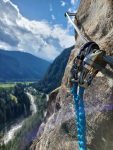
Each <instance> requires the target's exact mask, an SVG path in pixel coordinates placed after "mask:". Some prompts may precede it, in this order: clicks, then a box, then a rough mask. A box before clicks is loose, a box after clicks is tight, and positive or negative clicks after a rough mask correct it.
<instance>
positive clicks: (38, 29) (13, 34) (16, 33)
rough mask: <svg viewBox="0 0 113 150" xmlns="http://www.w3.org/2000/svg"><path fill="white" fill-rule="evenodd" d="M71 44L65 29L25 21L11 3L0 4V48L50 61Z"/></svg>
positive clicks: (71, 40) (3, 1) (72, 39)
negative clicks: (22, 52) (30, 54)
mask: <svg viewBox="0 0 113 150" xmlns="http://www.w3.org/2000/svg"><path fill="white" fill-rule="evenodd" d="M53 19H54V16H53ZM73 44H74V37H73V36H71V35H69V31H68V29H67V30H64V29H63V28H62V27H61V26H59V25H53V26H52V25H50V24H49V23H48V22H46V21H36V20H32V21H31V20H28V19H27V18H25V17H23V16H22V15H21V14H20V12H19V9H18V7H17V6H16V5H14V4H13V3H12V2H11V1H6V0H1V1H0V48H2V49H7V50H20V51H26V52H29V53H32V54H34V55H36V56H38V57H41V58H44V59H47V60H53V59H54V58H55V57H56V56H57V55H58V54H59V53H60V52H61V51H62V50H63V49H64V48H66V47H69V46H72V45H73Z"/></svg>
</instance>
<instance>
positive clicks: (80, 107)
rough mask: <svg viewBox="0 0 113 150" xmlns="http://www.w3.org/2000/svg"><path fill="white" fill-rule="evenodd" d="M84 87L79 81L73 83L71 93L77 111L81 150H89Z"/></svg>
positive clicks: (78, 136)
mask: <svg viewBox="0 0 113 150" xmlns="http://www.w3.org/2000/svg"><path fill="white" fill-rule="evenodd" d="M84 90H85V88H84V87H80V86H78V83H76V82H75V83H73V86H72V87H71V93H72V94H73V97H74V106H75V112H76V126H77V138H78V144H79V150H87V146H86V118H85V109H84V101H83V95H84Z"/></svg>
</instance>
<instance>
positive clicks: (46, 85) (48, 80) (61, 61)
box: [33, 46, 74, 93]
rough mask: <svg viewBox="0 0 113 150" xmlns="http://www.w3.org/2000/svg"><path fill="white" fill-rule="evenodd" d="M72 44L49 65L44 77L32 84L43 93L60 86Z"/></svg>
mask: <svg viewBox="0 0 113 150" xmlns="http://www.w3.org/2000/svg"><path fill="white" fill-rule="evenodd" d="M72 49H74V46H72V47H70V48H67V49H65V50H64V51H63V52H62V53H61V54H60V55H59V56H58V57H57V58H56V59H55V60H54V62H53V63H52V64H51V65H50V67H49V69H48V71H47V73H46V74H45V76H44V78H43V79H42V80H41V81H39V82H38V83H35V84H33V86H34V87H35V88H36V89H38V90H40V91H42V92H45V93H49V92H51V91H52V90H54V89H55V88H57V87H58V86H60V84H61V81H62V77H63V75H64V71H65V67H66V65H67V62H68V59H69V56H70V53H71V50H72Z"/></svg>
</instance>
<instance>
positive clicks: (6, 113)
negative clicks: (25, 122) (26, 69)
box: [0, 84, 30, 131]
mask: <svg viewBox="0 0 113 150" xmlns="http://www.w3.org/2000/svg"><path fill="white" fill-rule="evenodd" d="M29 114H30V100H29V98H28V96H27V95H26V93H25V92H24V85H22V84H18V85H16V86H15V87H14V88H8V89H0V130H2V131H3V129H4V128H5V126H6V125H8V124H10V123H11V122H12V121H14V120H15V119H17V118H19V117H21V116H23V117H27V116H28V115H29Z"/></svg>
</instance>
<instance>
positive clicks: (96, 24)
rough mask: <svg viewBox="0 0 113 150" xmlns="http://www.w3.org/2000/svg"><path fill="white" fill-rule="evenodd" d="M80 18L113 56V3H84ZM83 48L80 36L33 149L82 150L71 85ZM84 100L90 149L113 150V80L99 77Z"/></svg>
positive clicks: (92, 0) (104, 0) (91, 0)
mask: <svg viewBox="0 0 113 150" xmlns="http://www.w3.org/2000/svg"><path fill="white" fill-rule="evenodd" d="M77 17H78V19H79V21H80V23H81V24H82V26H83V28H81V29H84V31H85V33H86V34H87V35H88V36H89V37H90V38H91V39H92V40H94V41H96V42H97V43H98V44H99V46H100V47H101V49H103V50H105V51H106V52H107V53H109V54H112V53H113V50H112V48H113V44H112V42H113V27H112V26H113V1H112V0H101V1H99V0H87V1H86V0H81V5H80V8H79V10H78V13H77ZM85 33H84V34H85ZM80 45H81V41H80V39H79V38H78V37H77V43H76V49H74V50H73V51H72V53H71V55H70V59H69V62H68V65H67V68H66V70H65V74H64V77H63V80H62V86H61V87H60V89H59V90H58V94H56V95H55V96H54V97H51V96H50V99H49V101H50V102H51V103H54V105H53V104H52V105H51V106H53V107H54V108H51V109H52V110H54V111H52V113H50V115H48V117H47V118H46V122H45V127H44V130H43V133H42V134H41V136H40V137H37V139H36V140H34V143H33V144H32V145H31V148H30V149H31V150H53V149H54V150H78V144H77V137H76V126H75V116H74V108H73V98H72V95H71V94H70V92H69V91H68V88H67V86H68V84H67V83H68V79H69V75H70V68H71V66H72V60H73V59H74V57H75V55H76V52H77V51H78V49H79V48H80ZM52 94H53V93H52ZM50 95H51V94H50ZM84 99H85V100H84V101H85V108H86V119H87V147H88V150H113V101H112V100H113V80H110V79H109V78H107V77H105V76H104V75H101V74H98V75H97V77H96V78H95V79H94V80H93V83H92V85H91V86H90V87H89V88H88V89H86V92H85V96H84ZM56 103H59V105H60V107H59V109H56V105H55V104H56ZM49 106H50V104H49ZM48 111H50V107H49V110H48Z"/></svg>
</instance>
